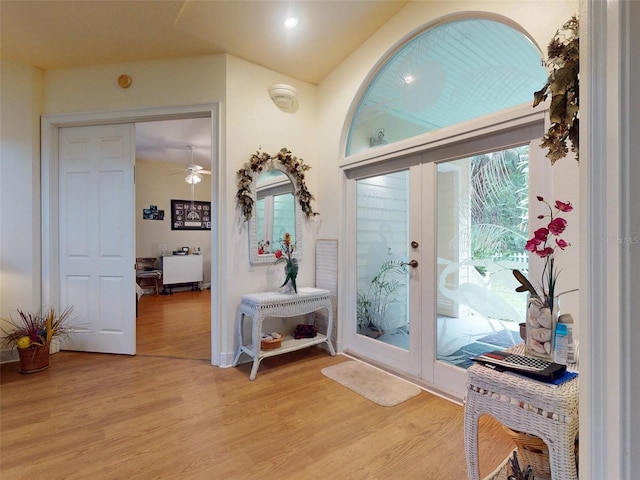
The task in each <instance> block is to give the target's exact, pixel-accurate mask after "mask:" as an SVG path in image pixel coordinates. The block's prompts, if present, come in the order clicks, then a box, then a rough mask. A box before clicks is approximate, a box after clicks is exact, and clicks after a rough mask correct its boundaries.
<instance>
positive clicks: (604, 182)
mask: <svg viewBox="0 0 640 480" xmlns="http://www.w3.org/2000/svg"><path fill="white" fill-rule="evenodd" d="M581 7H582V8H581V11H582V12H583V15H582V16H581V23H582V25H581V27H582V32H581V35H580V38H581V42H582V45H581V51H582V54H581V59H582V62H581V70H583V71H584V72H585V74H584V75H581V82H583V85H582V86H581V91H582V92H583V98H582V102H581V117H582V120H583V122H584V123H583V125H582V129H581V137H582V138H583V139H584V140H583V142H582V148H581V152H580V159H581V164H582V165H581V168H580V170H581V171H580V176H581V187H582V188H581V191H582V192H583V193H582V197H581V199H580V200H581V201H580V204H581V205H584V206H585V207H586V208H584V211H585V212H586V215H584V217H583V218H584V219H583V220H582V231H581V232H582V235H581V237H582V238H583V239H584V241H583V242H582V245H583V247H582V250H581V257H582V262H581V263H582V266H584V267H586V275H583V277H584V278H585V281H584V285H581V287H580V296H581V304H583V305H585V307H586V308H584V309H581V312H583V313H582V318H581V324H582V326H581V329H580V345H581V350H582V353H583V355H582V357H583V358H581V360H580V364H581V365H580V376H581V381H580V403H581V405H580V411H581V415H580V478H581V479H583V480H584V479H586V480H591V479H593V480H599V479H603V478H616V479H620V480H624V479H628V480H631V478H632V475H631V471H630V466H629V457H630V452H629V448H630V447H631V446H630V442H629V440H630V435H629V428H630V427H629V424H630V419H631V418H630V415H631V412H630V408H629V406H630V401H631V391H630V385H629V372H630V369H631V365H630V358H631V346H630V344H629V340H628V339H629V336H630V335H629V334H630V320H631V318H630V312H629V308H628V302H629V301H630V297H631V292H630V290H629V287H630V286H629V285H628V284H627V283H625V280H626V279H628V278H629V270H630V266H629V264H628V263H627V261H628V258H627V254H626V252H625V250H628V246H625V245H624V244H623V242H619V241H617V240H618V239H622V238H624V236H625V234H626V233H628V220H629V214H630V211H631V206H630V205H629V202H628V193H629V188H630V187H629V179H628V174H629V151H628V148H627V147H626V145H627V144H628V140H629V139H630V135H631V126H630V125H629V124H627V123H625V121H624V120H625V119H628V118H629V96H628V92H627V91H626V90H625V88H626V87H627V84H628V82H627V81H628V78H625V77H624V75H625V74H627V75H628V71H625V69H624V65H625V61H626V62H628V60H629V52H630V48H631V45H630V44H629V36H628V33H629V18H628V17H629V15H628V13H629V12H628V10H629V4H628V3H627V2H624V1H623V2H618V1H609V2H601V1H599V0H586V2H585V3H583V4H582V5H581ZM621 87H622V88H621ZM625 200H627V201H625ZM583 287H584V288H583ZM636 287H637V286H636ZM585 347H586V348H585ZM636 476H637V475H636ZM634 478H635V476H634Z"/></svg>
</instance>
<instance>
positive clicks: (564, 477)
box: [547, 428, 578, 480]
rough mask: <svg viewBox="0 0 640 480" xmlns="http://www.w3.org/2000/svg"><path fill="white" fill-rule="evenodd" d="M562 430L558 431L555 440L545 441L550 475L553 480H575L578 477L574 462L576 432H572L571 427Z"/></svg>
mask: <svg viewBox="0 0 640 480" xmlns="http://www.w3.org/2000/svg"><path fill="white" fill-rule="evenodd" d="M562 430H563V431H560V432H559V433H558V435H557V438H556V439H555V440H556V442H548V443H547V446H548V447H549V464H550V465H549V466H550V467H551V475H552V476H553V479H554V480H576V479H577V478H578V470H577V468H576V462H575V434H576V432H572V429H571V428H566V429H562ZM572 433H573V435H572Z"/></svg>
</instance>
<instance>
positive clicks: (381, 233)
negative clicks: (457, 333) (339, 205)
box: [356, 170, 410, 350]
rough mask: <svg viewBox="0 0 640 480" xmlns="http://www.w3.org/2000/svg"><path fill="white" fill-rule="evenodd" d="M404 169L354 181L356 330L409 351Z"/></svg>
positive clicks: (406, 215) (407, 233)
mask: <svg viewBox="0 0 640 480" xmlns="http://www.w3.org/2000/svg"><path fill="white" fill-rule="evenodd" d="M408 175H409V172H408V171H407V170H405V171H402V172H397V173H392V174H388V175H380V176H377V177H371V178H366V179H362V180H358V181H357V187H356V188H357V193H356V204H357V207H356V208H357V212H358V213H357V226H356V238H357V318H358V321H357V333H358V334H359V335H365V336H367V337H370V338H373V339H375V340H378V341H380V342H384V343H388V344H392V345H396V346H397V347H399V348H403V349H405V350H408V349H409V335H410V329H409V297H408V288H407V286H408V267H407V261H408V244H409V241H408V238H409V232H408V227H409V202H408V194H409V188H408V178H409V176H408Z"/></svg>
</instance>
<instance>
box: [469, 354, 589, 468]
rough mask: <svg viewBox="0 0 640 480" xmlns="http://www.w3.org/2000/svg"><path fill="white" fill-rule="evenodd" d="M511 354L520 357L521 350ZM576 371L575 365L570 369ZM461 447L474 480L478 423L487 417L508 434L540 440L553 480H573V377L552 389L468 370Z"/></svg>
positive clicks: (575, 394) (517, 378)
mask: <svg viewBox="0 0 640 480" xmlns="http://www.w3.org/2000/svg"><path fill="white" fill-rule="evenodd" d="M509 351H510V352H513V353H516V354H519V355H524V345H523V344H520V345H516V346H515V347H512V348H510V349H509ZM569 368H570V369H574V370H577V365H569ZM467 373H468V381H467V398H466V402H465V408H464V443H465V454H466V457H467V472H468V475H469V479H470V480H479V478H480V473H479V470H478V419H479V418H480V416H482V415H483V414H485V413H487V414H489V415H491V416H492V417H494V418H496V419H497V420H498V421H499V422H501V423H502V424H504V425H506V426H507V427H509V428H510V429H512V430H516V431H520V432H525V433H529V434H531V435H535V436H537V437H540V438H541V439H542V440H544V442H545V443H546V444H547V447H549V464H550V466H551V476H552V478H553V480H575V479H577V478H578V473H577V467H576V459H575V439H576V436H577V434H578V377H576V378H574V379H572V380H569V381H568V382H566V383H563V384H562V385H560V386H558V387H556V388H554V387H550V386H548V385H545V384H542V383H541V382H537V381H535V380H529V379H527V378H524V377H522V376H516V375H511V374H508V373H501V372H496V371H494V370H491V369H490V368H486V367H483V366H482V365H473V366H471V367H470V368H469V369H468V370H467Z"/></svg>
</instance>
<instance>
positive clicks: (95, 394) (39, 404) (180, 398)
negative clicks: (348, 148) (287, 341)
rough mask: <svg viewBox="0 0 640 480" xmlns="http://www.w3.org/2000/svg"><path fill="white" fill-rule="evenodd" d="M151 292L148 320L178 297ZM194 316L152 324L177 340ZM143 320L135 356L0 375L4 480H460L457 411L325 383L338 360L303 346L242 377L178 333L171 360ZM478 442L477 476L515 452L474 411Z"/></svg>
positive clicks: (0, 471) (85, 357)
mask: <svg viewBox="0 0 640 480" xmlns="http://www.w3.org/2000/svg"><path fill="white" fill-rule="evenodd" d="M194 293H196V292H194ZM201 293H202V294H203V295H206V294H207V293H208V292H201ZM196 295H197V294H196ZM158 298H159V300H158V301H156V302H151V301H150V302H149V303H153V305H154V308H157V312H160V311H162V307H160V304H162V303H164V304H165V307H164V308H165V310H169V309H170V308H169V307H168V306H167V305H168V304H169V303H171V302H172V301H173V300H175V302H176V304H177V303H179V302H180V301H181V298H182V297H178V296H176V294H174V295H172V296H170V297H162V298H160V297H158ZM184 298H186V297H184ZM193 298H202V297H196V296H194V297H193ZM193 298H192V300H193ZM151 299H152V298H151V297H150V300H151ZM143 300H144V297H143ZM191 303H195V302H193V301H192V302H191ZM205 303H206V302H205ZM146 307H149V309H148V310H147V314H148V313H149V312H151V311H152V310H151V307H150V306H149V305H143V306H142V309H141V313H142V311H144V310H145V308H146ZM182 310H184V309H182ZM158 315H159V314H158ZM197 315H198V314H197V312H191V314H188V313H186V312H185V317H184V318H182V319H181V320H180V321H179V325H177V326H169V325H162V326H159V325H158V324H157V323H156V324H151V327H152V328H151V330H152V331H153V332H155V333H158V332H156V330H165V331H171V329H173V328H175V331H176V332H183V331H185V330H188V327H187V326H186V325H187V323H185V322H187V321H188V319H192V318H194V317H196V316H197ZM207 315H208V313H207V314H206V315H205V316H207ZM141 321H143V322H144V318H143V316H142V315H141V316H139V317H138V323H139V327H138V333H139V335H138V338H139V340H138V351H139V353H140V354H139V355H136V356H133V357H131V356H120V355H103V354H87V353H77V352H61V353H57V354H55V355H53V356H52V358H51V367H50V368H49V369H47V370H45V371H42V372H39V373H36V374H31V375H21V374H19V373H18V366H17V364H16V363H10V364H4V365H2V366H1V367H0V373H1V379H0V409H1V410H0V411H1V413H2V415H1V419H0V431H1V437H0V477H1V478H2V479H3V480H18V479H30V480H32V479H38V480H53V479H69V480H75V479H82V480H85V479H92V480H93V479H144V480H146V479H197V480H199V479H214V480H217V479H231V480H235V479H239V480H244V479H257V478H260V479H267V480H270V479H279V480H282V479H294V480H297V479H300V480H306V479H323V480H326V479H348V480H351V479H354V480H358V479H362V480H365V479H366V480H377V479H380V480H389V479H390V480H393V479H401V480H413V479H439V480H440V479H441V480H452V479H453V480H463V479H465V478H467V474H466V466H465V458H464V445H463V409H462V407H460V406H458V405H455V404H453V403H450V402H448V401H446V400H443V399H441V398H439V397H436V396H433V395H430V394H428V393H426V392H423V393H421V394H420V395H418V396H417V397H414V398H412V399H410V400H408V401H406V402H404V403H402V404H400V405H398V406H396V407H380V406H378V405H376V404H374V403H372V402H370V401H369V400H366V399H365V398H363V397H360V396H359V395H357V394H355V393H353V392H351V391H350V390H348V389H346V388H344V387H342V386H341V385H339V384H337V383H335V382H333V381H332V380H330V379H328V378H326V377H325V376H323V375H322V374H321V373H320V370H321V369H322V368H324V367H326V366H329V365H334V364H336V363H339V362H343V361H346V360H348V359H347V358H345V357H342V356H336V357H330V356H329V355H327V353H326V352H325V351H323V350H320V349H315V348H310V349H306V350H302V351H299V352H293V353H290V354H287V355H282V356H278V357H272V358H268V359H265V360H264V361H263V363H262V365H261V367H260V370H259V372H258V377H257V378H256V380H255V381H253V382H250V381H249V380H248V375H249V370H250V364H244V365H240V366H239V367H237V368H226V369H224V368H217V367H212V366H211V365H210V364H209V360H208V356H209V351H208V350H207V349H206V348H203V349H202V350H200V345H199V342H197V341H195V340H194V339H193V338H192V337H193V336H199V335H200V334H201V333H202V332H201V331H200V330H198V329H195V330H194V331H192V332H191V334H185V335H184V340H185V345H189V346H190V347H189V348H188V349H186V350H187V351H189V352H199V353H194V355H193V357H194V358H186V357H182V358H178V357H175V358H172V356H173V355H176V356H179V355H183V354H184V352H185V348H182V347H177V343H179V342H178V341H177V339H176V338H174V337H172V338H167V339H162V338H161V337H162V335H159V334H158V336H157V337H153V338H154V340H153V341H152V333H148V334H145V333H144V332H145V328H146V327H145V328H141V325H140V323H141ZM163 323H164V322H163ZM155 333H154V334H153V335H155ZM140 334H142V336H143V337H144V338H143V339H140V336H141V335H140ZM173 335H174V336H175V334H173ZM180 337H181V338H182V336H180ZM205 337H208V325H207V331H206V335H205ZM156 347H157V348H156ZM174 347H176V348H175V349H174ZM207 348H209V347H207ZM143 352H145V353H143ZM203 352H206V354H204V353H203ZM204 357H206V358H205V359H202V358H204ZM480 445H481V453H480V459H481V473H482V475H485V474H488V473H489V472H491V471H492V470H493V469H494V467H495V466H497V464H498V463H500V461H501V460H503V459H504V458H505V457H506V456H507V455H508V453H509V452H510V451H511V449H512V448H513V444H512V443H511V440H510V439H509V438H508V437H507V436H506V435H505V434H504V433H503V431H502V428H501V427H500V425H499V424H497V423H496V422H495V421H493V420H492V419H491V418H489V417H486V416H485V417H483V418H482V420H481V426H480Z"/></svg>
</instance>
